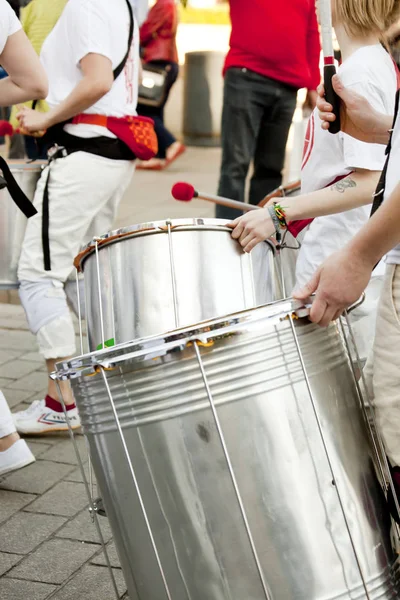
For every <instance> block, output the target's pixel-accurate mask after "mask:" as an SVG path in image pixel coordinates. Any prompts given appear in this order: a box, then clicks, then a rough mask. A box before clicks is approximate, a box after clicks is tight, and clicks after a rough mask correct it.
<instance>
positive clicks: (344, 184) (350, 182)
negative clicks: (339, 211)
mask: <svg viewBox="0 0 400 600" xmlns="http://www.w3.org/2000/svg"><path fill="white" fill-rule="evenodd" d="M355 187H357V183H356V182H355V181H354V179H351V177H346V179H342V180H341V181H338V182H337V183H335V184H334V185H332V186H331V190H332V191H333V192H339V194H344V193H345V191H346V190H347V189H349V188H355Z"/></svg>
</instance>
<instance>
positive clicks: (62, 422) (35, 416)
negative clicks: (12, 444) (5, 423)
mask: <svg viewBox="0 0 400 600" xmlns="http://www.w3.org/2000/svg"><path fill="white" fill-rule="evenodd" d="M67 416H68V421H69V423H70V425H71V428H72V429H77V428H78V427H80V426H81V422H80V419H79V415H78V410H77V409H76V407H74V408H71V409H70V410H68V411H67ZM13 418H14V423H15V427H16V428H17V431H18V433H23V434H25V435H34V434H46V433H51V432H53V431H68V422H67V420H66V418H65V414H64V412H58V411H56V410H53V409H52V408H49V407H48V406H46V402H45V400H35V402H32V404H31V405H30V407H29V408H28V409H27V410H23V411H20V412H17V413H14V414H13Z"/></svg>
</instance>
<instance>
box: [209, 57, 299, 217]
mask: <svg viewBox="0 0 400 600" xmlns="http://www.w3.org/2000/svg"><path fill="white" fill-rule="evenodd" d="M296 98H297V89H295V88H293V87H290V86H288V85H284V84H283V83H279V82H278V81H274V80H272V79H269V78H268V77H263V76H262V75H258V74H257V73H254V72H252V71H249V70H247V69H239V68H232V69H228V71H227V72H226V74H225V84H224V108H223V115H222V165H221V174H220V181H219V188H218V194H219V195H220V196H226V197H227V198H232V199H233V200H240V201H242V202H244V201H245V182H246V177H247V173H248V170H249V166H250V163H251V161H252V160H253V161H254V174H253V176H252V178H251V182H250V197H249V201H250V203H251V204H258V203H259V202H260V200H262V198H263V197H264V196H265V195H266V194H268V192H271V191H272V190H274V189H275V188H276V187H278V186H279V185H281V183H282V169H283V166H284V162H285V151H286V143H287V138H288V135H289V129H290V126H291V123H292V119H293V114H294V111H295V108H296ZM216 214H217V217H219V218H221V219H234V218H236V217H238V216H239V215H240V214H242V213H241V212H240V211H238V210H234V209H230V208H226V207H224V206H217V211H216Z"/></svg>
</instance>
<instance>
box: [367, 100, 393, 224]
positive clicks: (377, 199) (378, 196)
mask: <svg viewBox="0 0 400 600" xmlns="http://www.w3.org/2000/svg"><path fill="white" fill-rule="evenodd" d="M399 104H400V90H398V91H397V94H396V104H395V109H394V119H393V125H392V129H391V132H390V138H389V143H388V145H387V147H386V162H385V166H384V167H383V171H382V173H381V177H380V179H379V183H378V187H377V188H376V192H375V194H374V203H373V205H372V210H371V217H372V216H373V215H374V214H375V213H376V211H377V210H378V208H380V206H381V204H382V202H383V199H384V195H385V188H386V176H387V171H388V167H389V160H390V153H391V151H392V138H393V129H394V126H395V125H396V121H397V116H398V114H399Z"/></svg>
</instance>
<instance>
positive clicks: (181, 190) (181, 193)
mask: <svg viewBox="0 0 400 600" xmlns="http://www.w3.org/2000/svg"><path fill="white" fill-rule="evenodd" d="M171 194H172V196H173V198H175V200H179V201H180V202H190V201H191V200H193V198H199V200H207V202H213V203H214V204H220V205H221V206H227V207H228V208H236V209H239V210H243V211H250V210H257V209H259V208H260V207H259V206H254V205H253V204H246V203H245V202H239V201H238V200H231V199H230V198H224V197H223V196H214V195H212V194H206V193H205V192H199V191H197V190H195V189H194V187H193V186H192V185H191V184H190V183H185V182H182V181H181V182H179V183H175V185H174V186H173V187H172V190H171Z"/></svg>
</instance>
